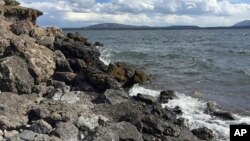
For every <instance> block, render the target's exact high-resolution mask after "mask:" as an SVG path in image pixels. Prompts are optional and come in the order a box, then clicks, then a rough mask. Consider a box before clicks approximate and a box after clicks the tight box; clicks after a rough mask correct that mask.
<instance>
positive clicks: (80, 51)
mask: <svg viewBox="0 0 250 141" xmlns="http://www.w3.org/2000/svg"><path fill="white" fill-rule="evenodd" d="M66 39H67V38H66ZM66 39H64V40H63V39H58V38H57V39H56V41H55V43H54V46H55V49H56V50H60V51H61V52H62V53H63V54H64V55H65V57H66V58H74V59H75V58H76V59H83V60H84V62H85V63H86V64H87V65H88V66H95V65H96V62H97V61H98V60H99V56H100V52H99V51H98V49H97V48H96V47H94V46H86V45H84V43H83V42H70V41H68V40H66Z"/></svg>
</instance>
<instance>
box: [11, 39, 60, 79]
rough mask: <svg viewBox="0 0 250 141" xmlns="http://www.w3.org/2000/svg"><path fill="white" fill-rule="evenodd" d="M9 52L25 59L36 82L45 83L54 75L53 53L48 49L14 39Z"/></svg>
mask: <svg viewBox="0 0 250 141" xmlns="http://www.w3.org/2000/svg"><path fill="white" fill-rule="evenodd" d="M9 50H11V51H13V52H15V54H20V55H21V56H22V57H24V58H25V60H26V61H27V63H28V68H29V71H30V72H31V75H32V76H33V77H34V78H35V79H36V81H37V82H41V81H46V80H47V79H49V78H50V77H51V76H52V75H53V74H54V70H55V68H56V63H55V60H54V58H55V57H54V53H53V52H52V51H51V50H50V49H48V48H46V47H44V46H41V45H38V44H35V43H32V42H24V41H23V40H21V39H19V38H16V39H15V40H13V46H12V47H11V48H9Z"/></svg>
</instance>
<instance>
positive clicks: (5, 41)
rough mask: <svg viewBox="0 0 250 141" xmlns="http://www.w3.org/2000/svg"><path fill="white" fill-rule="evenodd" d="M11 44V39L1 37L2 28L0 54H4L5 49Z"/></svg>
mask: <svg viewBox="0 0 250 141" xmlns="http://www.w3.org/2000/svg"><path fill="white" fill-rule="evenodd" d="M9 46H10V40H8V39H4V38H2V37H1V29H0V55H3V53H4V51H5V49H6V48H7V47H9Z"/></svg>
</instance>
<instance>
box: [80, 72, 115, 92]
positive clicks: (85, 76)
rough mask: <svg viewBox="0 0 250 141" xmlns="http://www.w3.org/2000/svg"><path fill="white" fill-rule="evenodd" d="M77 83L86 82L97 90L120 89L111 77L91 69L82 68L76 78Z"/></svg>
mask: <svg viewBox="0 0 250 141" xmlns="http://www.w3.org/2000/svg"><path fill="white" fill-rule="evenodd" d="M77 79H78V81H79V83H82V82H88V83H89V84H91V85H92V86H93V87H94V88H96V89H97V90H99V91H101V92H103V91H105V90H106V89H120V84H119V82H117V81H116V80H115V79H114V78H113V77H112V76H110V75H108V74H106V73H104V72H102V71H100V70H98V69H96V68H93V67H88V68H84V69H83V70H82V71H81V72H80V73H79V76H78V78H77Z"/></svg>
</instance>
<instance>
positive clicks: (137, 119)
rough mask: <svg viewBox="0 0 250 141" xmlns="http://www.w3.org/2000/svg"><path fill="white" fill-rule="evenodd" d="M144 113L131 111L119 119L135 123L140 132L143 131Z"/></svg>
mask: <svg viewBox="0 0 250 141" xmlns="http://www.w3.org/2000/svg"><path fill="white" fill-rule="evenodd" d="M142 118H143V115H142V114H141V113H137V112H131V113H126V114H125V115H124V116H122V117H121V118H120V119H119V121H120V122H121V121H126V122H130V123H131V124H133V125H134V126H135V127H136V128H137V130H138V131H139V132H142V127H143V125H142V122H141V120H142Z"/></svg>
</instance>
